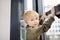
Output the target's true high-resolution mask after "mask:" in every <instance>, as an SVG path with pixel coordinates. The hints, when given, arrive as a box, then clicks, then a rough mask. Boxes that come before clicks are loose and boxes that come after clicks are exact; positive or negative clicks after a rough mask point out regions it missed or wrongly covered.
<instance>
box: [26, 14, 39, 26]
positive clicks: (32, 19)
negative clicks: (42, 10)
mask: <svg viewBox="0 0 60 40" xmlns="http://www.w3.org/2000/svg"><path fill="white" fill-rule="evenodd" d="M27 24H28V25H29V26H33V27H37V26H38V25H39V17H37V16H34V15H32V16H30V17H29V19H28V20H27Z"/></svg>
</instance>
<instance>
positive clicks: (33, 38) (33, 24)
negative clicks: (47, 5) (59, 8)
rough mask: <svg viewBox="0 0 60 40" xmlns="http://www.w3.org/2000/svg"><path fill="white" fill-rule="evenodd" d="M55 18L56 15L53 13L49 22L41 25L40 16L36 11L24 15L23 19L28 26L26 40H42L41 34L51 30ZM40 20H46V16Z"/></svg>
mask: <svg viewBox="0 0 60 40" xmlns="http://www.w3.org/2000/svg"><path fill="white" fill-rule="evenodd" d="M52 11H53V10H52ZM54 16H55V14H54V13H53V12H52V13H51V14H50V16H49V18H48V20H46V21H44V23H43V24H42V25H39V14H38V13H37V12H35V11H34V10H29V11H26V12H25V13H24V15H23V19H24V21H25V22H26V24H27V26H26V27H27V32H26V40H40V36H41V34H42V33H43V32H46V31H47V30H48V29H49V28H50V25H51V24H52V22H53V21H54ZM40 20H44V15H43V16H42V18H41V19H40Z"/></svg>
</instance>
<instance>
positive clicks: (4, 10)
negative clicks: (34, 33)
mask: <svg viewBox="0 0 60 40" xmlns="http://www.w3.org/2000/svg"><path fill="white" fill-rule="evenodd" d="M10 4H11V1H10V0H0V40H10V9H11V8H10Z"/></svg>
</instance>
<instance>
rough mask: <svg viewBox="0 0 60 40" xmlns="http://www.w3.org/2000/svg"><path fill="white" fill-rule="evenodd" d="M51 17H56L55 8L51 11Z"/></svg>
mask: <svg viewBox="0 0 60 40" xmlns="http://www.w3.org/2000/svg"><path fill="white" fill-rule="evenodd" d="M50 16H51V17H54V16H55V9H54V8H52V9H51V14H50Z"/></svg>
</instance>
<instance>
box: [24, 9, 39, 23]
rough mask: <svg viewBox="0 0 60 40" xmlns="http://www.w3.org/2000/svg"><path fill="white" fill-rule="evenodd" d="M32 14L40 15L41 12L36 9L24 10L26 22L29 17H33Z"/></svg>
mask: <svg viewBox="0 0 60 40" xmlns="http://www.w3.org/2000/svg"><path fill="white" fill-rule="evenodd" d="M31 15H35V16H37V17H39V14H38V13H37V12H36V11H34V10H28V11H25V12H24V15H23V20H24V21H25V22H26V21H27V19H29V18H32V16H31Z"/></svg>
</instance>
